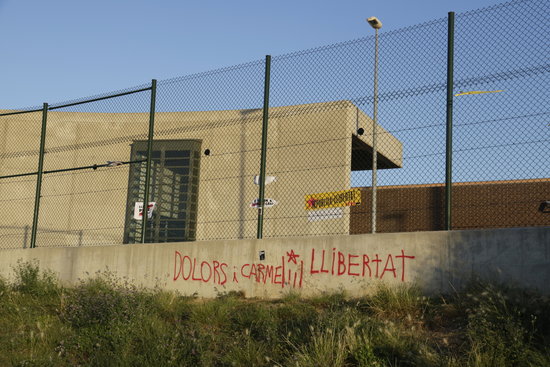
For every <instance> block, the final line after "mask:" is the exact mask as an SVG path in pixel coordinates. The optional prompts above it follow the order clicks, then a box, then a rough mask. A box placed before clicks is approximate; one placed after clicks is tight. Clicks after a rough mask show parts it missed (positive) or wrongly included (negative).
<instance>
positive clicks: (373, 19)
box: [367, 17, 382, 29]
mask: <svg viewBox="0 0 550 367" xmlns="http://www.w3.org/2000/svg"><path fill="white" fill-rule="evenodd" d="M367 22H369V24H370V25H371V27H372V28H374V29H380V28H382V22H381V21H380V19H378V18H377V17H370V18H368V19H367Z"/></svg>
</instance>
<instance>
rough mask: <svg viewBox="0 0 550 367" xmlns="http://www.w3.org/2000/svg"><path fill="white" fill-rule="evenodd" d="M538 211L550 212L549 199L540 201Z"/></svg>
mask: <svg viewBox="0 0 550 367" xmlns="http://www.w3.org/2000/svg"><path fill="white" fill-rule="evenodd" d="M539 211H540V212H542V213H550V200H546V201H543V202H542V203H540V206H539Z"/></svg>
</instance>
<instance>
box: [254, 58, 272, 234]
mask: <svg viewBox="0 0 550 367" xmlns="http://www.w3.org/2000/svg"><path fill="white" fill-rule="evenodd" d="M270 78H271V55H266V57H265V79H264V107H263V124H262V158H261V164H260V195H259V196H260V197H259V200H258V231H257V236H256V238H258V239H261V238H262V237H263V227H264V198H265V163H266V155H267V125H268V120H269V82H270Z"/></svg>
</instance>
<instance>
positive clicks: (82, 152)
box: [0, 101, 402, 247]
mask: <svg viewBox="0 0 550 367" xmlns="http://www.w3.org/2000/svg"><path fill="white" fill-rule="evenodd" d="M4 112H7V111H4ZM269 112H270V114H269V134H268V153H267V168H266V174H267V175H270V176H275V182H273V183H270V184H268V185H266V192H265V197H266V198H269V199H273V200H274V202H272V204H274V205H273V206H271V207H268V208H266V210H265V223H264V237H278V236H309V235H328V234H348V233H349V230H350V208H349V207H347V206H343V207H341V208H339V209H337V210H335V211H333V212H326V213H325V212H322V211H321V214H322V215H317V216H315V215H313V216H312V212H318V211H312V210H307V209H306V204H305V197H306V196H307V195H311V194H319V193H328V192H336V191H343V190H349V189H350V185H351V182H350V180H351V171H352V170H367V169H371V164H370V162H371V159H372V147H371V146H372V135H371V134H369V133H368V132H370V131H372V120H371V119H370V118H369V117H368V116H366V115H365V114H364V113H363V112H362V111H361V110H360V109H359V108H357V107H356V106H355V105H354V104H352V103H351V102H349V101H337V102H327V103H317V104H308V105H299V106H286V107H274V108H271V109H270V111H269ZM41 119H42V115H41V113H40V112H36V113H28V114H21V115H13V116H0V176H6V175H14V174H20V173H26V172H35V171H36V170H37V164H38V155H39V154H38V152H39V142H40V124H41ZM148 123H149V114H148V113H96V112H89V113H86V112H63V111H59V110H52V111H49V112H48V120H47V136H46V154H45V157H44V170H45V171H48V170H58V169H66V168H73V167H81V166H93V165H103V164H105V163H106V162H108V161H122V162H126V161H134V160H138V161H139V160H143V159H144V155H143V152H144V151H145V150H146V139H147V131H148ZM358 128H363V129H364V131H365V133H364V134H363V135H357V133H356V131H357V129H358ZM261 129H262V110H261V109H258V110H233V111H200V112H160V113H157V114H156V115H155V143H154V147H153V151H154V155H153V171H152V179H151V183H152V191H151V192H152V194H151V200H150V201H152V202H155V203H156V206H155V208H154V209H153V216H152V218H151V220H150V221H149V222H150V224H151V227H150V230H148V232H147V233H148V240H150V241H153V242H165V241H169V242H170V241H181V240H193V239H196V240H213V239H238V238H254V237H255V236H256V226H257V210H256V209H255V208H253V207H251V204H252V202H253V200H254V199H256V198H257V197H258V185H256V184H255V183H254V176H255V175H258V174H259V170H260V153H261V135H262V131H261ZM378 129H379V130H378V132H379V134H380V135H379V139H378V150H379V154H378V161H379V168H397V167H401V165H402V144H401V143H400V142H399V141H398V140H397V139H396V138H395V137H394V136H392V135H391V134H390V133H388V132H387V131H385V130H384V129H383V128H382V127H378ZM144 174H145V163H144V162H140V163H134V164H131V165H128V164H123V165H118V166H113V167H99V168H97V169H86V170H78V171H71V172H61V173H47V174H45V175H44V181H43V185H42V199H41V204H40V216H39V226H38V228H39V234H38V240H37V246H72V245H75V246H77V245H98V244H116V243H123V242H126V243H127V242H134V241H137V239H138V238H139V236H140V233H141V220H140V219H135V214H136V213H135V208H136V202H140V201H142V200H143V199H142V197H143V182H144ZM35 183H36V176H25V177H15V178H8V179H1V180H0V200H1V201H3V202H4V204H5V205H4V206H3V207H4V210H2V214H0V236H2V237H4V238H5V240H6V241H10V243H13V246H14V247H22V246H25V245H26V244H27V243H28V238H29V233H30V232H29V231H30V226H31V225H32V216H33V207H34V193H35ZM138 217H139V216H138Z"/></svg>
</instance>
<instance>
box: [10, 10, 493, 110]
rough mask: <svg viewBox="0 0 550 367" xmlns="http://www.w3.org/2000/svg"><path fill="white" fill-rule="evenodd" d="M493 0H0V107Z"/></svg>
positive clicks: (278, 50)
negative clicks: (373, 20)
mask: <svg viewBox="0 0 550 367" xmlns="http://www.w3.org/2000/svg"><path fill="white" fill-rule="evenodd" d="M501 2H502V1H500V0H462V1H448V0H417V1H412V0H388V1H373V0H370V1H369V0H362V1H359V0H344V1H335V0H278V1H266V0H234V1H221V0H218V1H212V0H211V1H208V0H206V1H189V0H187V1H185V0H157V1H153V0H149V1H144V0H94V1H78V0H49V1H45V0H0V34H1V35H2V37H1V41H0V47H1V50H2V55H1V57H0V108H19V107H28V106H36V105H40V104H41V103H42V102H49V103H55V102H61V101H65V100H69V99H74V98H79V97H86V96H90V95H94V94H98V93H103V92H108V91H114V90H118V89H122V88H126V87H131V86H134V85H139V84H142V83H148V82H149V81H150V80H151V79H153V78H156V79H159V80H162V79H167V78H172V77H176V76H181V75H188V74H193V73H197V72H202V71H208V70H212V69H216V68H221V67H225V66H230V65H235V64H239V63H243V62H247V61H252V60H257V59H262V58H263V57H264V55H266V54H271V55H274V56H275V55H280V54H285V53H288V52H292V51H297V50H302V49H307V48H312V47H316V46H322V45H327V44H331V43H335V42H340V41H346V40H350V39H356V38H360V37H364V36H366V35H370V34H372V32H373V30H372V29H371V28H370V27H369V26H368V25H367V23H366V22H365V18H366V17H368V16H372V15H375V16H377V17H378V18H380V19H381V20H382V21H383V24H384V29H383V31H388V30H394V29H398V28H402V27H406V26H409V25H414V24H418V23H422V22H425V21H429V20H433V19H437V18H443V17H446V16H447V12H448V11H455V12H457V13H460V12H464V11H468V10H472V9H477V8H481V7H486V6H490V5H494V4H498V3H501Z"/></svg>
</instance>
